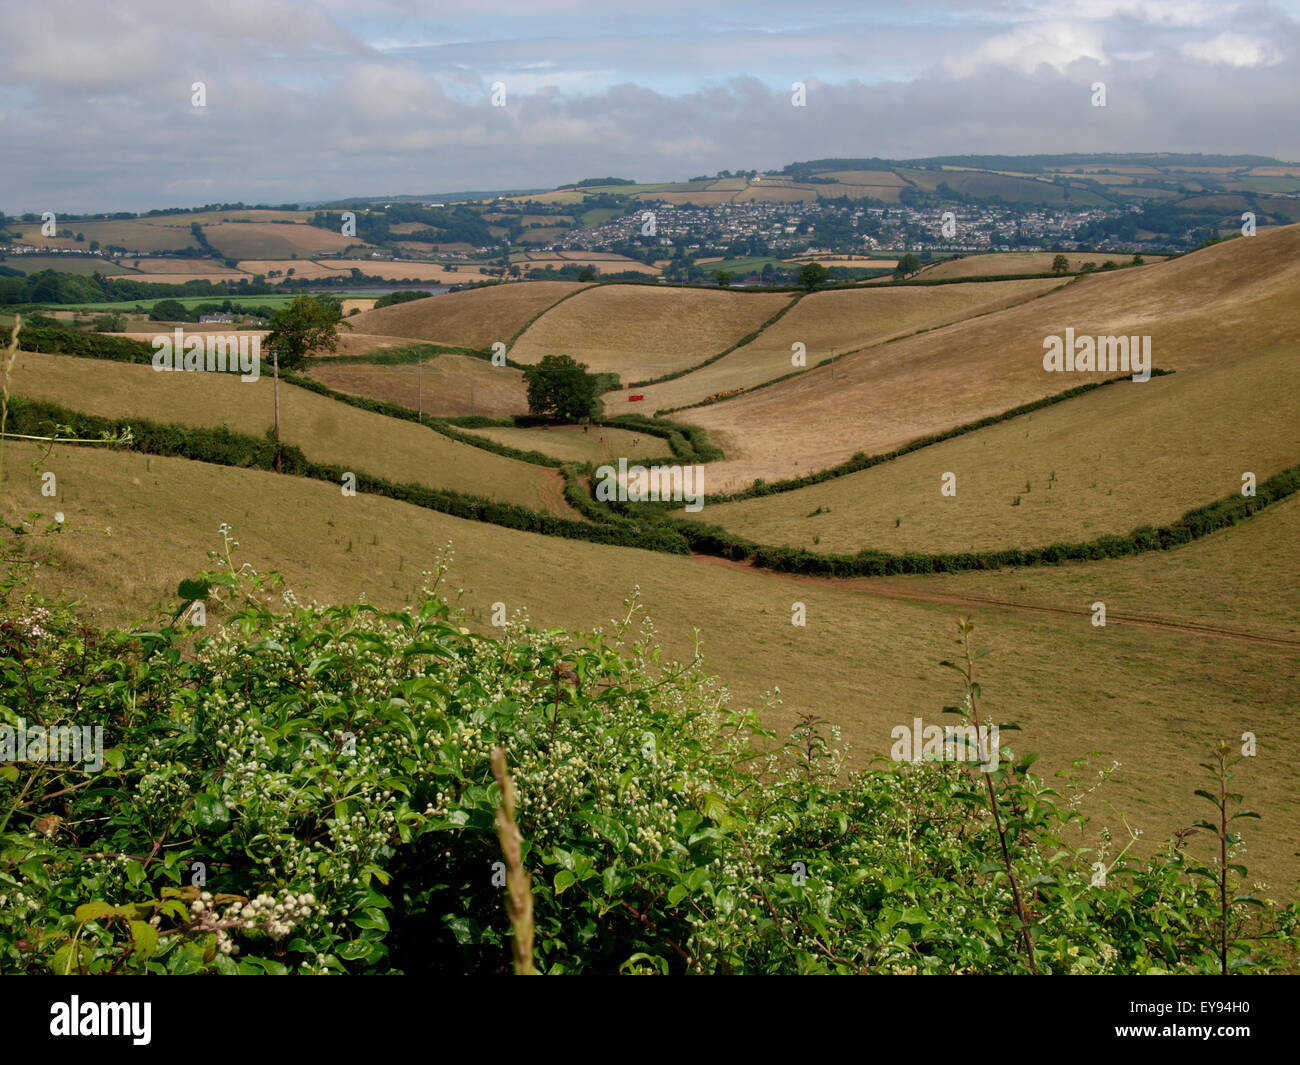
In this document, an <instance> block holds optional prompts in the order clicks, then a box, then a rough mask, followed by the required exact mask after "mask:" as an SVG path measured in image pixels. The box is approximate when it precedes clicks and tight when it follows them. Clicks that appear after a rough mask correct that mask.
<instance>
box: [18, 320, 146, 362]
mask: <svg viewBox="0 0 1300 1065" xmlns="http://www.w3.org/2000/svg"><path fill="white" fill-rule="evenodd" d="M160 335H166V336H168V337H170V336H171V331H170V330H167V331H166V332H165V334H164V333H162V332H161V331H160ZM18 346H19V347H20V348H21V349H22V350H23V351H35V352H44V353H46V354H51V355H75V356H77V357H78V358H82V359H109V360H111V361H113V362H131V363H151V362H153V356H154V349H153V345H152V344H150V343H149V342H148V341H147V340H131V339H130V338H129V337H119V336H112V335H110V334H106V333H83V332H81V331H79V330H76V329H62V328H60V327H59V326H48V325H45V326H42V325H27V324H26V323H24V324H23V328H22V331H21V332H20V333H19V334H18Z"/></svg>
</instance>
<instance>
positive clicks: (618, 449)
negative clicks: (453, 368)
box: [465, 425, 672, 465]
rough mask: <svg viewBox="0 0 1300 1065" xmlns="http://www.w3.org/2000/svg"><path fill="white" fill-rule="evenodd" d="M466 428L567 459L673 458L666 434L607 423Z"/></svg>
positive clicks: (468, 430) (517, 446)
mask: <svg viewBox="0 0 1300 1065" xmlns="http://www.w3.org/2000/svg"><path fill="white" fill-rule="evenodd" d="M584 428H585V431H584ZM465 431H466V432H467V433H473V434H474V435H475V436H485V437H487V438H488V439H489V440H495V441H496V442H497V443H499V444H508V445H510V446H511V447H516V448H519V450H521V451H540V452H541V453H542V454H543V455H550V456H551V457H553V458H557V459H564V460H565V461H566V462H593V463H596V464H597V465H599V464H601V463H605V462H614V463H617V462H618V460H619V459H620V458H626V459H665V460H668V461H672V448H670V447H669V446H668V442H667V441H666V440H664V439H663V437H660V436H651V435H649V434H647V433H634V432H630V431H629V430H627V429H614V428H611V427H609V426H606V425H592V426H587V427H584V426H581V425H552V426H538V427H536V428H527V429H524V428H511V427H493V428H488V429H466V430H465Z"/></svg>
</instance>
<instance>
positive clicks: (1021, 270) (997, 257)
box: [916, 251, 1164, 280]
mask: <svg viewBox="0 0 1300 1065" xmlns="http://www.w3.org/2000/svg"><path fill="white" fill-rule="evenodd" d="M1056 254H1057V253H1056V252H1050V251H1001V252H990V253H988V254H981V255H967V256H965V257H964V258H961V259H950V260H948V261H947V262H942V263H936V264H935V265H934V266H927V267H926V268H925V269H924V270H922V271H921V272H920V273H919V274H917V275H916V276H917V277H918V278H920V279H922V280H937V279H939V278H943V277H983V276H994V277H996V276H999V275H1001V274H1047V273H1051V270H1052V261H1053V260H1054V259H1055V258H1056ZM1065 258H1066V260H1067V261H1068V262H1069V264H1070V270H1071V272H1076V271H1078V270H1080V269H1082V267H1083V264H1084V263H1095V264H1096V265H1097V266H1098V267H1100V266H1101V264H1102V263H1104V262H1106V261H1107V260H1110V261H1111V262H1114V263H1115V264H1116V265H1117V266H1127V265H1128V264H1129V263H1131V262H1132V261H1133V256H1132V255H1131V254H1125V253H1122V252H1101V251H1085V252H1070V253H1069V254H1068V255H1066V256H1065ZM1142 258H1143V259H1145V260H1146V261H1147V262H1148V263H1155V262H1160V261H1162V260H1163V259H1164V256H1163V255H1143V256H1142Z"/></svg>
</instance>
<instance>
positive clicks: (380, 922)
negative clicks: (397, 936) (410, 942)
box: [352, 909, 388, 932]
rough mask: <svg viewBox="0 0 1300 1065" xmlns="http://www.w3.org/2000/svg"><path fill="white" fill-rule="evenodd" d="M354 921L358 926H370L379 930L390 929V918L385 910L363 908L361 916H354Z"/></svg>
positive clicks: (385, 930)
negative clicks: (385, 914) (385, 913)
mask: <svg viewBox="0 0 1300 1065" xmlns="http://www.w3.org/2000/svg"><path fill="white" fill-rule="evenodd" d="M352 923H353V924H354V925H356V926H357V927H358V928H369V929H372V930H374V931H378V932H387V931H388V918H387V917H386V916H384V911H383V910H376V909H369V910H362V911H361V916H360V917H354V918H353V919H352Z"/></svg>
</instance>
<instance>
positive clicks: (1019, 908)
mask: <svg viewBox="0 0 1300 1065" xmlns="http://www.w3.org/2000/svg"><path fill="white" fill-rule="evenodd" d="M957 627H958V628H959V629H960V630H961V647H962V652H963V654H965V656H966V668H965V670H964V671H963V672H964V675H965V678H966V695H967V697H968V698H969V699H970V709H971V716H972V717H973V718H974V719H975V736H976V737H977V742H978V737H979V735H980V712H979V705H978V701H977V700H976V698H975V656H974V655H972V654H971V649H970V630H971V628H973V626H972V625H971V624H970V623H969V622H968V621H967V620H966V619H965V618H960V619H958V621H957ZM984 784H985V786H986V787H987V788H988V792H989V809H990V810H991V811H992V812H993V827H994V828H996V829H997V832H998V842H999V843H1000V844H1001V845H1002V864H1003V865H1005V866H1006V870H1007V879H1008V880H1010V881H1011V897H1012V899H1014V900H1015V904H1016V914H1017V916H1018V917H1019V918H1020V934H1021V938H1023V939H1024V941H1025V956H1026V957H1027V958H1028V960H1029V971H1030V972H1031V973H1033V974H1034V975H1035V976H1037V975H1038V966H1037V964H1036V963H1035V961H1034V941H1033V939H1032V938H1031V937H1030V935H1029V919H1028V917H1027V916H1026V915H1025V903H1024V900H1023V899H1022V898H1021V897H1020V885H1019V883H1017V881H1016V871H1015V868H1014V867H1013V866H1012V864H1011V852H1010V850H1008V848H1007V830H1006V829H1005V828H1004V827H1003V826H1002V814H1001V813H1000V812H999V810H998V794H997V791H996V789H995V788H994V787H993V774H992V773H985V774H984Z"/></svg>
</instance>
